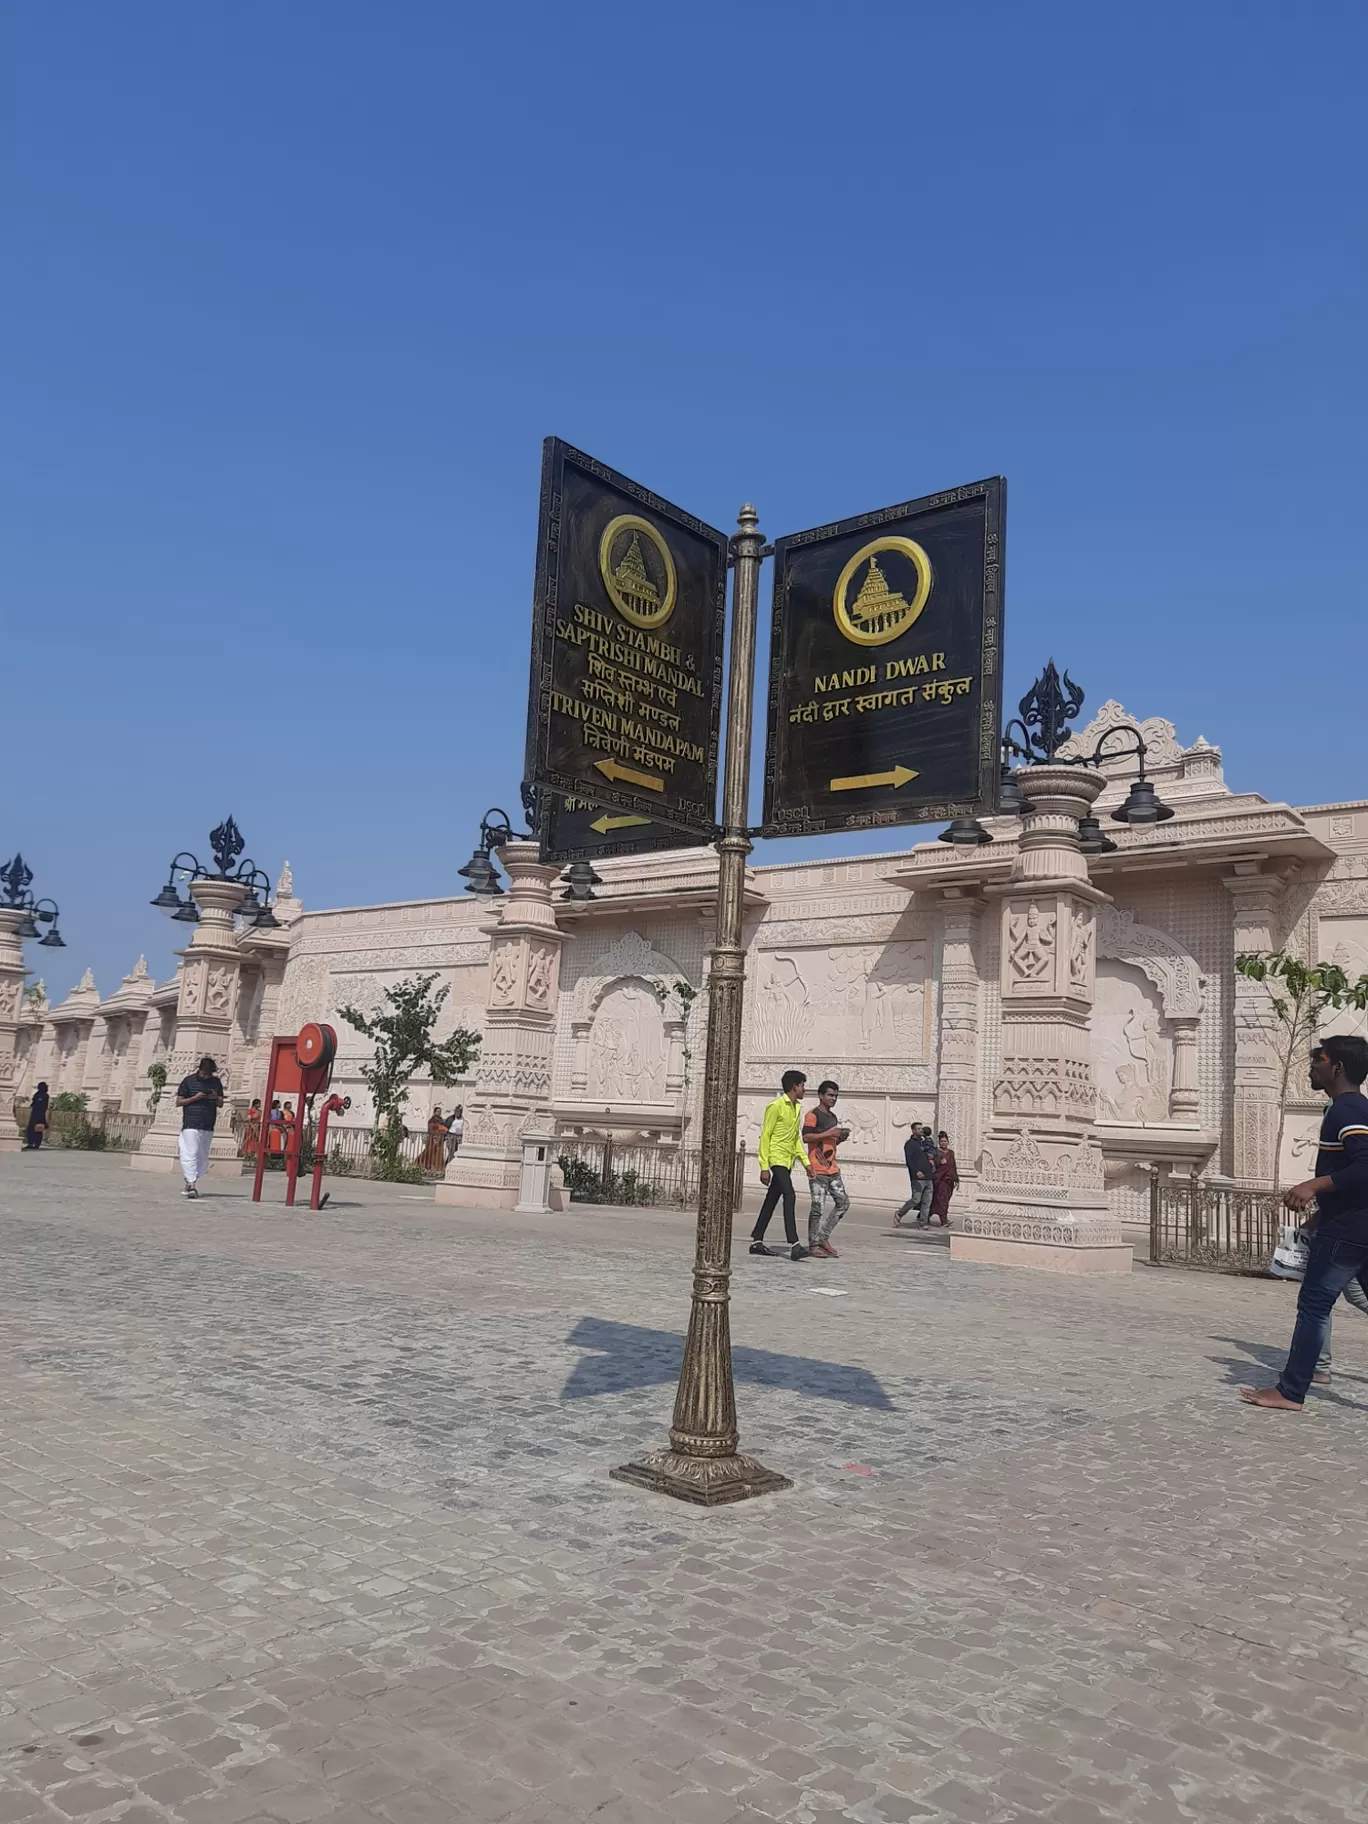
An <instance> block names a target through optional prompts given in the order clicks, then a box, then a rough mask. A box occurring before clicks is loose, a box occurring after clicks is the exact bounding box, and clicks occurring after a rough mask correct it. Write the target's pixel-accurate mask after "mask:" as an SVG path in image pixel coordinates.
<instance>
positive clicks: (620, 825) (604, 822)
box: [589, 817, 651, 836]
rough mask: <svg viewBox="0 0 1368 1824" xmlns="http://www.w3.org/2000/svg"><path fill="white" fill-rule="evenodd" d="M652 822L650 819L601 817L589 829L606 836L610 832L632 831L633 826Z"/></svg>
mask: <svg viewBox="0 0 1368 1824" xmlns="http://www.w3.org/2000/svg"><path fill="white" fill-rule="evenodd" d="M650 821H651V820H650V818H649V817H599V818H596V819H595V821H594V822H593V823H591V824H590V825H589V828H590V829H591V830H597V831H598V833H599V835H600V836H606V835H607V834H608V832H609V830H626V829H630V828H631V826H632V825H633V824H637V823H649V822H650Z"/></svg>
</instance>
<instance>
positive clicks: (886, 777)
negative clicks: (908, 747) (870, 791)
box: [829, 766, 918, 792]
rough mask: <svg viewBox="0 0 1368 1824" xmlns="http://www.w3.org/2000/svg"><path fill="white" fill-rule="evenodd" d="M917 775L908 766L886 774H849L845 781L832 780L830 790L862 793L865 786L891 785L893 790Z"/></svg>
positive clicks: (896, 767)
mask: <svg viewBox="0 0 1368 1824" xmlns="http://www.w3.org/2000/svg"><path fill="white" fill-rule="evenodd" d="M917 777H918V775H917V773H916V772H915V771H914V770H913V768H912V767H910V766H895V767H893V768H892V770H891V771H889V772H887V773H851V774H850V776H849V777H848V778H846V779H833V780H832V782H831V785H830V788H829V789H830V790H831V791H833V792H862V791H863V790H864V789H865V787H866V786H867V785H891V786H892V787H893V788H894V789H895V790H896V789H897V787H898V786H900V785H906V784H907V782H908V780H909V779H915V778H917Z"/></svg>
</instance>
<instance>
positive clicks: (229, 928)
mask: <svg viewBox="0 0 1368 1824" xmlns="http://www.w3.org/2000/svg"><path fill="white" fill-rule="evenodd" d="M243 847H244V844H243V839H242V832H241V831H240V830H239V829H238V826H237V824H236V823H235V822H234V820H233V819H232V818H231V817H226V818H225V819H224V820H223V822H222V823H221V824H219V825H218V826H217V827H216V828H215V829H214V830H213V831H211V832H210V836H209V850H210V853H211V855H212V856H213V860H214V865H213V867H212V868H211V867H207V866H206V865H205V864H204V863H203V862H202V861H200V860H198V858H197V857H196V856H194V855H192V854H190V853H189V851H188V850H184V849H183V850H182V851H181V852H180V854H178V855H176V856H175V857H173V859H172V861H171V864H170V866H169V868H168V869H167V877H166V885H165V886H164V887H163V888H162V889H161V891H160V892H159V893H158V894H157V895H156V897H155V898H154V899H153V901H152V904H153V905H154V906H156V907H157V908H158V910H159V911H162V912H165V913H167V914H168V915H169V916H170V917H171V918H172V919H173V920H174V921H175V922H176V923H177V924H183V925H189V926H191V927H192V930H191V935H190V941H189V943H188V944H187V945H186V947H185V949H184V950H183V951H182V952H181V956H182V959H183V961H182V965H181V978H180V993H179V996H178V998H177V1002H176V1036H175V1041H174V1048H173V1050H172V1052H171V1055H170V1057H169V1058H168V1059H167V1060H166V1063H167V1088H168V1091H170V1092H171V1093H168V1094H166V1095H163V1096H162V1098H161V1100H160V1101H159V1102H158V1104H157V1112H156V1117H155V1119H154V1120H153V1123H152V1126H151V1128H150V1129H149V1130H148V1132H147V1133H146V1134H145V1135H144V1136H143V1141H142V1145H141V1146H140V1147H139V1148H138V1150H137V1152H135V1153H132V1154H130V1156H129V1164H130V1165H131V1166H132V1167H133V1168H134V1170H136V1171H145V1172H169V1171H172V1170H174V1168H175V1164H176V1153H177V1140H178V1134H179V1129H180V1111H179V1109H178V1108H177V1107H176V1098H175V1094H174V1092H173V1091H172V1090H171V1086H172V1085H173V1084H174V1083H176V1082H179V1081H180V1079H181V1078H182V1077H185V1076H188V1075H189V1074H190V1073H191V1071H192V1070H193V1069H194V1068H195V1065H196V1064H197V1063H198V1062H199V1060H200V1058H201V1057H204V1056H209V1057H212V1058H213V1059H215V1061H216V1062H217V1063H218V1064H219V1066H220V1074H222V1075H225V1076H226V1075H227V1074H228V1070H229V1065H230V1057H231V1051H232V1038H233V1022H234V1018H235V1016H236V1013H237V1001H238V987H239V981H240V976H241V969H242V953H241V951H240V950H239V948H238V935H237V932H236V931H235V930H234V921H235V920H237V921H238V923H239V924H240V926H241V929H242V931H243V933H244V934H245V933H246V932H248V931H270V930H274V929H276V928H277V926H278V924H279V921H278V920H277V918H276V916H275V913H274V912H273V911H272V909H271V901H270V880H269V878H268V876H267V875H266V874H265V873H264V872H263V871H262V870H261V869H260V868H259V867H257V865H256V863H255V862H253V861H250V860H243V859H241V857H242V850H243ZM178 879H180V880H183V881H185V882H186V883H187V890H186V894H185V896H184V897H182V895H181V893H180V891H179V890H178V888H177V884H176V883H177V880H178ZM209 1170H210V1171H211V1172H218V1173H227V1172H236V1171H238V1170H240V1166H239V1162H238V1158H237V1146H236V1142H235V1141H234V1139H233V1136H232V1132H231V1130H230V1129H228V1128H227V1127H226V1126H225V1127H224V1128H223V1130H222V1131H220V1132H216V1133H215V1136H214V1143H213V1146H212V1148H211V1149H210V1153H209Z"/></svg>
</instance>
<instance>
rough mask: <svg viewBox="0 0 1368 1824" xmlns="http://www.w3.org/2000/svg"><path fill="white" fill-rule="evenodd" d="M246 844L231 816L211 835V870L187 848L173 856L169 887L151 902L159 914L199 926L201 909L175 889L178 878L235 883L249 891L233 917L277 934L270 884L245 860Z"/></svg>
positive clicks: (258, 870)
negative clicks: (212, 863) (212, 859)
mask: <svg viewBox="0 0 1368 1824" xmlns="http://www.w3.org/2000/svg"><path fill="white" fill-rule="evenodd" d="M244 846H245V845H244V843H243V839H242V831H241V830H240V829H239V828H238V826H237V824H236V822H235V821H234V820H233V818H231V817H225V818H224V820H223V822H222V823H221V824H219V825H218V826H217V828H215V829H213V830H211V831H210V832H209V852H210V854H211V855H212V856H213V858H214V866H213V867H212V868H207V867H205V865H204V863H203V862H202V861H200V860H199V859H198V857H196V856H194V855H192V854H191V853H190V851H189V850H188V849H182V850H181V852H180V854H179V855H177V856H175V857H173V859H172V862H171V865H170V867H169V868H168V869H167V870H166V885H165V886H164V887H163V888H162V889H161V891H160V892H159V893H158V894H157V896H156V898H155V899H154V900H152V902H151V903H152V904H153V905H154V906H155V907H156V908H157V910H158V911H159V912H167V913H169V914H170V916H171V919H172V921H173V922H174V923H175V924H178V925H197V924H198V923H199V920H200V911H199V907H198V906H197V905H196V904H195V902H194V899H193V898H192V897H191V895H190V894H189V893H187V894H186V895H185V896H184V898H182V897H181V894H180V891H179V889H178V888H177V886H176V876H177V875H179V876H180V877H181V878H182V879H183V880H185V881H187V882H188V881H196V880H232V881H237V882H238V883H239V884H240V885H242V886H245V887H246V889H247V891H246V893H244V895H243V897H242V899H241V900H240V901H239V903H238V907H237V911H236V912H235V914H234V916H235V917H236V918H239V919H241V920H242V921H243V925H244V927H245V928H246V929H247V930H250V931H278V930H279V929H280V920H279V919H278V918H277V917H276V915H275V913H274V912H273V911H272V910H271V883H270V880H269V879H268V878H267V876H266V875H265V874H264V873H263V872H262V871H261V869H260V868H259V867H258V866H257V865H256V863H255V862H254V861H250V860H249V861H242V860H239V857H240V856H241V854H242V851H243V848H244Z"/></svg>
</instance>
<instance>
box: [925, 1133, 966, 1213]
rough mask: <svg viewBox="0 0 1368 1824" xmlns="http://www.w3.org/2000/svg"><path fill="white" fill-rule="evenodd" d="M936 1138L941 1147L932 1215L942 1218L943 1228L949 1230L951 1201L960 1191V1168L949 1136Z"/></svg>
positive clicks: (939, 1149) (937, 1160) (932, 1182)
mask: <svg viewBox="0 0 1368 1824" xmlns="http://www.w3.org/2000/svg"><path fill="white" fill-rule="evenodd" d="M936 1138H937V1140H938V1142H939V1145H938V1146H937V1148H936V1175H935V1177H934V1178H933V1179H932V1180H931V1214H932V1215H933V1216H939V1217H940V1221H941V1227H942V1228H949V1226H950V1199H951V1197H952V1196H953V1195H954V1193H955V1192H956V1191H957V1190H958V1189H959V1167H958V1166H957V1165H956V1164H955V1155H954V1154H953V1153H952V1152H951V1150H950V1136H949V1134H947V1133H944V1132H942V1133H939V1134H938V1135H937V1136H936Z"/></svg>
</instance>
